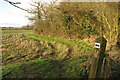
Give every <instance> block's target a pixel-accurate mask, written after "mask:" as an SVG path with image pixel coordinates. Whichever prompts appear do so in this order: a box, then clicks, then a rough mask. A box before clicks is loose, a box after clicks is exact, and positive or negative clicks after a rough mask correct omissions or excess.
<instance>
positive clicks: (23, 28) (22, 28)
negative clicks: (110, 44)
mask: <svg viewBox="0 0 120 80" xmlns="http://www.w3.org/2000/svg"><path fill="white" fill-rule="evenodd" d="M0 29H1V30H32V28H26V27H21V28H16V27H0Z"/></svg>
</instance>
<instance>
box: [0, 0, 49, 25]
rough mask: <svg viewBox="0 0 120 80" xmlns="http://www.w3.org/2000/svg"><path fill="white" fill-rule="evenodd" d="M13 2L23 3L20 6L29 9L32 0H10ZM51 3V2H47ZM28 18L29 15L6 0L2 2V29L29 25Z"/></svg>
mask: <svg viewBox="0 0 120 80" xmlns="http://www.w3.org/2000/svg"><path fill="white" fill-rule="evenodd" d="M9 1H12V2H21V4H17V5H18V6H20V7H22V8H24V9H28V8H30V3H31V1H32V0H9ZM46 1H49V0H46ZM26 16H29V14H28V13H27V12H25V11H22V10H21V9H18V8H16V7H14V6H12V5H10V4H9V3H8V2H6V1H4V0H0V27H21V26H23V25H27V24H29V23H30V21H29V20H28V19H27V17H26Z"/></svg>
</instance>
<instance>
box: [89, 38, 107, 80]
mask: <svg viewBox="0 0 120 80" xmlns="http://www.w3.org/2000/svg"><path fill="white" fill-rule="evenodd" d="M106 43H107V40H106V39H105V38H104V37H99V38H97V39H96V41H95V45H94V47H95V54H94V57H93V62H92V64H91V68H90V73H89V77H88V78H89V79H91V78H92V79H98V78H101V77H100V73H101V68H102V64H103V59H104V57H105V49H106Z"/></svg>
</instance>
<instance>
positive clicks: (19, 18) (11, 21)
mask: <svg viewBox="0 0 120 80" xmlns="http://www.w3.org/2000/svg"><path fill="white" fill-rule="evenodd" d="M9 1H12V2H21V4H17V5H18V6H20V7H22V8H25V9H28V8H30V5H29V4H30V3H31V1H32V0H9ZM45 1H51V0H45ZM63 1H71V2H72V1H75V2H80V1H89V0H63ZM90 1H92V0H90ZM93 1H96V0H93ZM98 1H101V0H98ZM105 1H114V2H115V1H120V0H105ZM26 16H29V14H28V13H27V12H25V11H22V10H20V9H18V8H16V7H14V6H12V5H10V4H9V3H7V2H6V1H4V0H0V27H21V26H23V25H27V24H29V23H30V22H29V20H28V19H27V17H26Z"/></svg>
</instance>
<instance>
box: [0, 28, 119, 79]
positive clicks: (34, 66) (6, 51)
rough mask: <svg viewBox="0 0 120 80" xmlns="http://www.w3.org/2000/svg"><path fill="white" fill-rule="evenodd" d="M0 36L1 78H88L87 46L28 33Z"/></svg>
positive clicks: (89, 49) (89, 47) (90, 49)
mask: <svg viewBox="0 0 120 80" xmlns="http://www.w3.org/2000/svg"><path fill="white" fill-rule="evenodd" d="M3 32H4V35H2V45H0V47H1V50H2V62H3V66H2V70H3V75H2V76H3V78H87V77H88V74H89V69H90V63H91V60H92V55H93V54H94V48H93V47H92V46H93V45H92V44H91V43H89V42H86V41H82V40H75V39H60V38H55V37H48V36H40V35H36V34H28V33H31V32H32V31H25V30H24V31H13V32H12V31H8V32H7V31H3ZM8 33H11V34H8ZM18 33H21V34H18ZM116 66H117V65H116ZM115 68H116V67H115ZM117 68H118V66H117ZM118 69H119V68H118ZM118 75H119V73H116V75H115V76H118Z"/></svg>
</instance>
